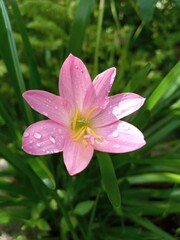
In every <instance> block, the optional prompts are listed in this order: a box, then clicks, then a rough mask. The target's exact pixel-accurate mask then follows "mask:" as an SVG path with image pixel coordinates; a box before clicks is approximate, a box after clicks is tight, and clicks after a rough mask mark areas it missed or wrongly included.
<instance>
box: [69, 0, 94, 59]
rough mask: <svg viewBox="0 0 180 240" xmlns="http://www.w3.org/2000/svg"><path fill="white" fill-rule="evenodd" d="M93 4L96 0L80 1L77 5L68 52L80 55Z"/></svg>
mask: <svg viewBox="0 0 180 240" xmlns="http://www.w3.org/2000/svg"><path fill="white" fill-rule="evenodd" d="M93 5H94V0H86V1H84V0H80V1H79V5H78V7H77V11H76V15H75V19H74V22H73V25H72V29H71V34H70V40H69V47H68V51H67V53H72V54H74V55H76V56H80V54H81V50H82V44H83V40H84V37H85V31H86V27H87V23H88V20H89V18H90V14H91V12H92V9H93Z"/></svg>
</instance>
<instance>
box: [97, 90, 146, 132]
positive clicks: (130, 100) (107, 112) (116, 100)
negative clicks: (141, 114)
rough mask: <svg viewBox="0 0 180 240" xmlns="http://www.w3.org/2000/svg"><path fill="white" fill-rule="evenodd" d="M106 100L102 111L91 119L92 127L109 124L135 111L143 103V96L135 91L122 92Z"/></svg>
mask: <svg viewBox="0 0 180 240" xmlns="http://www.w3.org/2000/svg"><path fill="white" fill-rule="evenodd" d="M107 101H108V104H107V106H106V108H105V109H104V111H101V112H100V114H99V115H98V116H96V118H95V119H93V126H94V127H102V126H105V125H108V124H111V123H113V122H115V121H117V120H118V119H121V118H123V117H125V116H127V115H129V114H131V113H133V112H135V111H137V110H138V109H139V108H140V107H141V106H142V105H143V104H144V101H145V98H143V97H141V96H140V95H138V94H135V93H122V94H117V95H114V96H111V97H109V98H108V100H107Z"/></svg>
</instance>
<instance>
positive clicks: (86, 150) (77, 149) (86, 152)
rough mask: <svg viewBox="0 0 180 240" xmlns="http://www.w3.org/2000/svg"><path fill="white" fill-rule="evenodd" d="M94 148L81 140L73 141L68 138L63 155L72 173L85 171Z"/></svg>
mask: <svg viewBox="0 0 180 240" xmlns="http://www.w3.org/2000/svg"><path fill="white" fill-rule="evenodd" d="M93 152H94V149H93V147H92V146H91V145H85V144H82V143H80V142H73V141H72V140H71V139H68V138H67V139H66V141H65V145H64V150H63V156H64V163H65V165H66V168H67V170H68V172H69V174H70V175H75V174H77V173H79V172H81V171H83V170H84V169H85V168H86V167H87V165H88V164H89V162H90V160H91V158H92V155H93Z"/></svg>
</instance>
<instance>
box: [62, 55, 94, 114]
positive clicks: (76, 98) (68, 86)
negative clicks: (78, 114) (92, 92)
mask: <svg viewBox="0 0 180 240" xmlns="http://www.w3.org/2000/svg"><path fill="white" fill-rule="evenodd" d="M90 84H92V83H91V78H90V76H89V73H88V70H87V68H86V66H85V65H84V63H83V62H82V61H81V60H80V59H79V58H77V57H75V56H73V55H72V54H70V55H69V56H68V57H67V59H66V60H65V62H64V63H63V65H62V68H61V71H60V76H59V92H60V95H61V96H62V97H64V98H67V99H68V100H69V101H70V102H71V103H72V105H74V106H75V107H76V108H78V109H79V110H82V107H83V101H84V98H85V95H86V92H87V90H88V88H89V86H90Z"/></svg>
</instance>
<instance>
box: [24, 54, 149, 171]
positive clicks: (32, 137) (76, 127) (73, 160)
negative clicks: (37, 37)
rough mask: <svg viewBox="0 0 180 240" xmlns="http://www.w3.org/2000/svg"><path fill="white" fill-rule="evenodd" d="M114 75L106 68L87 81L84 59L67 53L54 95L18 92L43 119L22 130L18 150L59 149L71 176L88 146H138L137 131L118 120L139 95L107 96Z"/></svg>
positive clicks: (112, 149) (119, 149)
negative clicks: (57, 90)
mask: <svg viewBox="0 0 180 240" xmlns="http://www.w3.org/2000/svg"><path fill="white" fill-rule="evenodd" d="M115 74H116V69H115V68H114V67H112V68H109V69H107V70H106V71H104V72H103V73H101V74H99V75H97V76H96V78H95V79H94V81H91V78H90V75H89V72H88V70H87V68H86V66H85V65H84V63H83V62H82V61H81V60H80V59H79V58H77V57H75V56H73V55H72V54H70V55H69V56H68V57H67V59H66V60H65V62H64V63H63V65H62V68H61V71H60V76H59V93H60V96H57V95H54V94H52V93H49V92H46V91H42V90H29V91H26V92H24V94H23V97H24V98H25V100H26V101H27V103H28V104H29V105H30V106H31V107H32V108H33V109H34V110H36V111H37V112H39V113H41V114H43V115H44V116H46V117H48V118H49V119H47V120H42V121H39V122H37V123H34V124H32V125H30V126H29V127H28V128H27V129H26V130H25V132H24V134H23V142H22V148H23V150H24V151H25V152H27V153H28V154H32V155H46V154H52V153H58V152H62V151H63V158H64V163H65V166H66V168H67V171H68V173H69V174H70V175H75V174H77V173H79V172H81V171H82V170H84V169H85V168H86V167H87V165H88V164H89V162H90V160H91V158H92V156H93V152H94V150H97V151H102V152H109V153H125V152H131V151H134V150H136V149H139V148H141V147H142V146H143V145H144V144H145V140H144V136H143V134H142V133H141V132H140V131H139V130H138V129H137V128H136V127H134V126H133V125H131V124H129V123H127V122H125V121H122V120H119V119H121V118H123V117H125V116H127V115H129V114H131V113H133V112H135V111H136V110H138V109H139V108H140V107H141V106H142V105H143V103H144V101H145V99H144V98H143V97H141V96H139V95H138V94H135V93H121V94H117V95H114V96H108V94H109V92H110V89H111V87H112V84H113V81H114V78H115Z"/></svg>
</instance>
